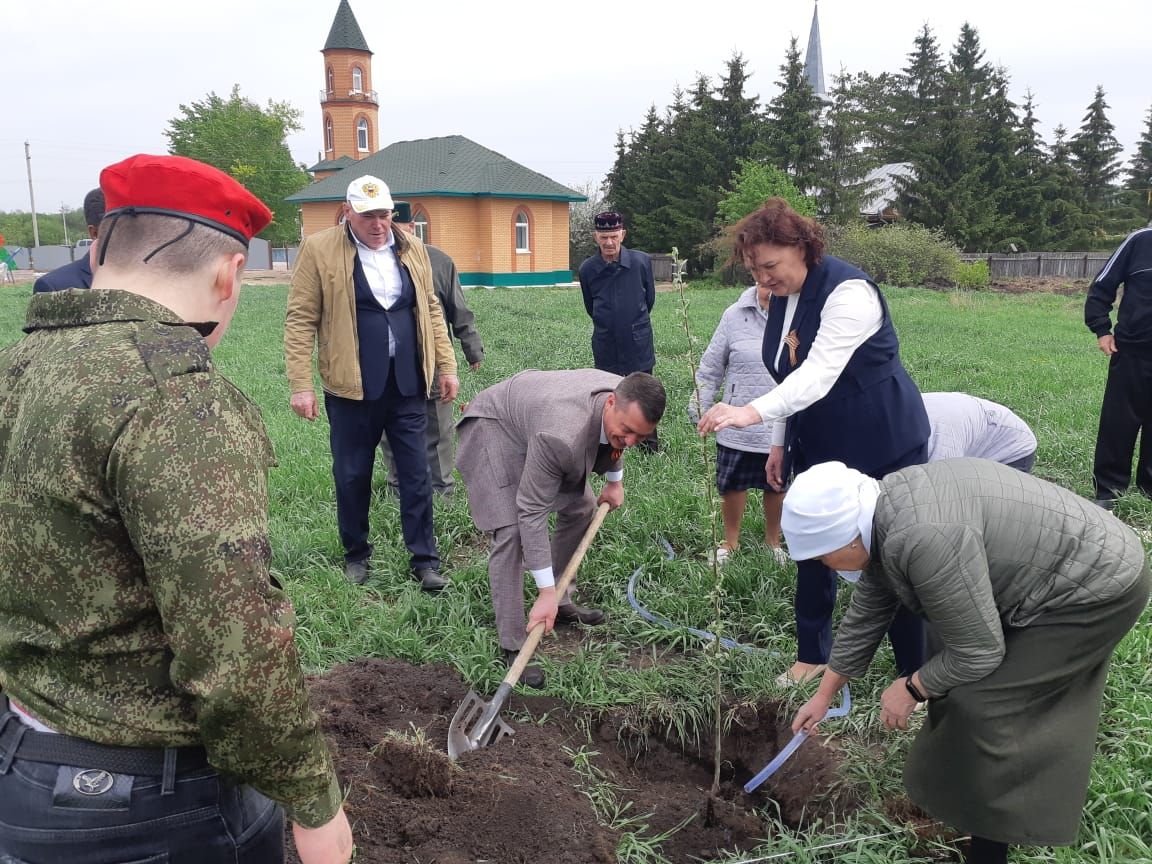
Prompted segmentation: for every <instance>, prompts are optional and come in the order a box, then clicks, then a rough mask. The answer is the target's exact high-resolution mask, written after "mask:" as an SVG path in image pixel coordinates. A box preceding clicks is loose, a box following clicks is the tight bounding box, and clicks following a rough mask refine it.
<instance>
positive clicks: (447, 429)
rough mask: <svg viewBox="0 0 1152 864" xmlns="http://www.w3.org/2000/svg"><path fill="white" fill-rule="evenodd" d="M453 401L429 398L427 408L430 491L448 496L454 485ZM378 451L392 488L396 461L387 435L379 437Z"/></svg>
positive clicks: (394, 484)
mask: <svg viewBox="0 0 1152 864" xmlns="http://www.w3.org/2000/svg"><path fill="white" fill-rule="evenodd" d="M453 408H454V406H453V404H452V403H451V402H449V403H447V404H445V403H443V402H441V401H440V400H439V398H436V399H429V400H428V402H427V409H428V432H427V439H428V470H429V471H430V472H431V473H432V491H433V492H435V493H437V494H439V495H450V494H452V490H453V488H454V487H455V485H456V481H455V480H454V479H453V478H452V468H453V463H452V458H453V457H452V449H453V448H452V445H453V437H454V434H455V424H456V421H455V419H454V418H453V416H452V411H453ZM380 453H381V455H382V456H383V457H384V465H385V466H386V469H385V470H386V471H387V472H388V486H389V488H391V489H393V490H395V489H396V488H397V486H396V462H395V461H394V459H393V457H392V450H391V448H389V446H388V439H387V437H384V438H381V439H380Z"/></svg>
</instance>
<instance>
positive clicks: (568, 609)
mask: <svg viewBox="0 0 1152 864" xmlns="http://www.w3.org/2000/svg"><path fill="white" fill-rule="evenodd" d="M607 620H608V617H607V616H606V615H605V614H604V610H603V609H589V608H588V607H587V606H577V605H576V604H575V603H561V604H560V605H559V606H558V607H557V608H556V623H557V624H583V625H584V626H585V627H596V626H598V625H600V624H603V623H604V622H605V621H607Z"/></svg>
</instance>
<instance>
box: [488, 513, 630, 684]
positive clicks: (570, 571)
mask: <svg viewBox="0 0 1152 864" xmlns="http://www.w3.org/2000/svg"><path fill="white" fill-rule="evenodd" d="M607 515H608V504H607V502H605V503H603V504H601V505H600V506H599V507H597V508H596V512H595V513H594V514H592V521H591V523H589V525H588V530H587V531H585V532H584V536H583V537H581V538H580V545H579V546H577V547H576V551H575V552H573V553H572V560H570V561H569V562H568V566H567V567H565V568H564V573H563V574H562V575H561V576H560V581H559V582H557V583H556V596H557V597H563V596H564V593H565V592H566V591H567V590H568V586H569V585H571V584H572V580H574V579H575V578H576V571H577V570H579V569H580V562H582V561H583V560H584V553H586V552H587V551H588V547H589V546H591V545H592V541H593V540H594V539H595V538H596V532H597V531H599V530H600V526H601V525H602V524H603V522H604V517H605V516H607ZM543 636H544V622H543V621H541V622H540V623H539V624H537V625H536V626H535V627H533V628H532V629H531V630H529V631H528V638H527V639H525V640H524V645H523V647H521V648H520V653H519V654H518V655H517V656H516V661H515V662H514V663H513V664H512V665H511V666H510V667H508V674H507V675H505V676H504V683H505V684H508V685H510V686H512V687H515V686H516V682H517V681H519V680H520V675H521V674H522V673H523V672H524V667H526V666H527V665H528V663H529V661H531V660H532V655H533V654H535V653H536V647H537V646H538V645H539V644H540V639H541V638H542V637H543Z"/></svg>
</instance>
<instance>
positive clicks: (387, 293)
mask: <svg viewBox="0 0 1152 864" xmlns="http://www.w3.org/2000/svg"><path fill="white" fill-rule="evenodd" d="M350 233H351V234H352V240H353V241H354V242H355V243H356V251H357V253H358V254H359V256H360V266H361V267H363V268H364V278H365V279H367V280H368V287H369V288H371V289H372V296H373V297H375V298H376V301H377V302H378V303H379V304H380V305H381V306H383V307H384V308H385V309H391V308H392V304H394V303H395V302H396V301H397V300H399V299H400V293H401V292H402V291H403V290H404V277H403V276H401V275H400V259H399V258H397V257H396V235H395V234H394V233H392V232H391V231H390V232H389V233H388V242H387V243H385V244H384V245H383V246H381V247H380V248H379V249H372V248H371V247H369V246H365V245H364V244H363V243H361V242H360V238H359V237H357V236H356V232H355V231H352V232H350ZM388 356H389V357H395V356H396V337H395V336H393V335H392V328H391V327H389V328H388Z"/></svg>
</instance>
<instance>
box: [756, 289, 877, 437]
mask: <svg viewBox="0 0 1152 864" xmlns="http://www.w3.org/2000/svg"><path fill="white" fill-rule="evenodd" d="M799 303H800V295H799V294H790V295H789V296H788V306H787V309H786V311H785V313H784V331H783V332H784V333H788V331H789V330H790V329H791V325H792V319H793V317H795V315H796V307H797V306H798V305H799ZM883 323H884V309H883V307H882V306H881V305H880V297H879V296H878V295H877V293H876V291H875V289H873V287H872V286H871V285H869V284H868V283H867V282H866V281H865V280H863V279H847V280H845V281H844V282H841V283H840V284H839V285H837V286H836V287H835V288H834V289H833V290H832V293H831V294H830V295H828V300H827V301H826V302H825V303H824V309H823V310H822V311H821V313H820V328H819V329H818V330H817V331H816V338H815V339H814V340H813V341H812V349H811V350H810V351H809V352H808V356H807V357H806V358H805V359H804V362H803V363H801V364H800V365H799V366H797V367H796V368H795V369H794V370H793V371H792V373H791V374H790V375H789V376H788V377H787V378H785V379H784V380H783V381H781V382H780V383H779V384H778V385H777V386H776V387H775V389H773V390H772V391H771V392H769V393H765V394H764V395H763V396H761V397H759V398H757V399H753V400H752V401H751V402H749V403H748V404H749V405H751V406H752V407H753V408H755V409H756V410H757V411H758V412H759V414H760V416H761V417H762V418H763V419H764V422H773V423H774V426H773V428H772V443H773V444H774V445H783V444H784V429H785V421H786V420H787V419H788V418H789V417H791V416H792V415H793V414H796V413H797V412H799V411H803V410H804V409H805V408H807V407H808V406H809V405H813V404H815V403H816V402H819V401H820V400H821V399H823V398H824V397H825V396H827V395H828V392H829V391H830V390H831V389H832V386H833V385H834V384H835V383H836V381H837V379H838V378H839V377H840V373H842V372H843V371H844V367H846V366H847V365H848V361H849V360H851V359H852V354H853V353H855V351H856V349H857V348H859V347H860V346H861V345H863V344H864V343H865V342H866V341H868V339H870V338H871V337H872V336H874V335H876V333H877V332H878V331H879V330H880V325H881V324H883ZM783 350H784V340H783V339H781V340H780V350H779V351H777V354H776V358H777V360H779V357H780V351H783Z"/></svg>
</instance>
